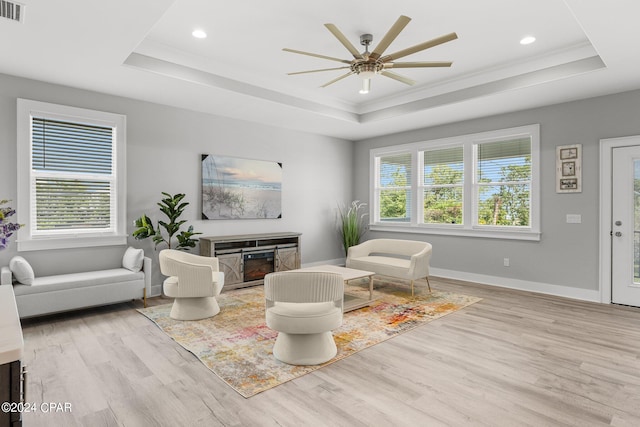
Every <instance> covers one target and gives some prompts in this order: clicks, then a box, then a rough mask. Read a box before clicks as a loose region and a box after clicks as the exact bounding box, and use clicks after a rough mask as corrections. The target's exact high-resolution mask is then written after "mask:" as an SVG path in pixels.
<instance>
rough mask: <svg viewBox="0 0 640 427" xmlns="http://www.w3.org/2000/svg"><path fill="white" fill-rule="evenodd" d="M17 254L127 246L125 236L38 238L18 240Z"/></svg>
mask: <svg viewBox="0 0 640 427" xmlns="http://www.w3.org/2000/svg"><path fill="white" fill-rule="evenodd" d="M17 244H18V252H28V251H42V250H50V249H71V248H89V247H94V246H118V245H126V244H127V236H124V235H123V236H120V235H111V236H86V237H85V236H83V237H64V238H59V237H56V238H40V239H31V240H18V241H17Z"/></svg>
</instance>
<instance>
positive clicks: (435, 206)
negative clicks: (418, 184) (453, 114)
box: [422, 147, 464, 224]
mask: <svg viewBox="0 0 640 427" xmlns="http://www.w3.org/2000/svg"><path fill="white" fill-rule="evenodd" d="M423 165H424V169H423V173H422V176H423V180H422V181H423V190H422V195H423V197H424V203H423V206H424V211H423V213H424V222H425V224H462V223H463V216H462V209H463V204H462V201H463V193H464V150H463V148H462V147H453V148H443V149H439V150H425V151H424V152H423Z"/></svg>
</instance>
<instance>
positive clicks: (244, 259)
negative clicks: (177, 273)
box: [200, 233, 301, 289]
mask: <svg viewBox="0 0 640 427" xmlns="http://www.w3.org/2000/svg"><path fill="white" fill-rule="evenodd" d="M300 237H301V234H300V233H264V234H243V235H236V236H207V237H201V238H200V255H203V256H211V257H217V258H218V262H219V263H220V271H222V272H223V273H224V289H235V288H242V287H246V286H255V285H261V284H262V283H263V282H264V280H263V278H264V276H265V275H266V274H268V273H271V272H274V271H286V270H294V269H296V268H300Z"/></svg>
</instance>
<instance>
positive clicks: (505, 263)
mask: <svg viewBox="0 0 640 427" xmlns="http://www.w3.org/2000/svg"><path fill="white" fill-rule="evenodd" d="M504 266H505V267H509V258H505V259H504Z"/></svg>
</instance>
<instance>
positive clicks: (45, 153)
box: [18, 99, 127, 251]
mask: <svg viewBox="0 0 640 427" xmlns="http://www.w3.org/2000/svg"><path fill="white" fill-rule="evenodd" d="M124 174H125V117H124V116H122V115H117V114H111V113H103V112H99V111H93V110H85V109H80V108H73V107H67V106H62V105H55V104H47V103H43V102H37V101H30V100H23V99H19V100H18V215H19V217H18V220H19V221H20V222H21V223H23V224H25V227H23V228H22V229H20V231H19V234H18V250H20V251H23V250H38V249H57V248H72V247H86V246H104V245H119V244H125V243H126V238H127V237H126V226H125V223H126V217H125V215H126V207H125V188H126V186H125V180H124Z"/></svg>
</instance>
